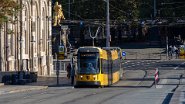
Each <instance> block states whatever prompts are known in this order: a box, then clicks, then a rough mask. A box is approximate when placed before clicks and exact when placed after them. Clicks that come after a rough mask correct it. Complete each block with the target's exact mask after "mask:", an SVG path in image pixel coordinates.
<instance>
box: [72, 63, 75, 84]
mask: <svg viewBox="0 0 185 104" xmlns="http://www.w3.org/2000/svg"><path fill="white" fill-rule="evenodd" d="M74 67H75V65H72V68H71V85H72V86H73V85H74V79H75V68H74Z"/></svg>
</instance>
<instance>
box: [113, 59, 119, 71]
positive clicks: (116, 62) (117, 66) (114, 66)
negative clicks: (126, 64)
mask: <svg viewBox="0 0 185 104" xmlns="http://www.w3.org/2000/svg"><path fill="white" fill-rule="evenodd" d="M118 61H119V60H118V59H116V60H113V72H116V71H118V70H119V65H118V63H119V62H118Z"/></svg>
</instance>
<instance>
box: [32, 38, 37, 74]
mask: <svg viewBox="0 0 185 104" xmlns="http://www.w3.org/2000/svg"><path fill="white" fill-rule="evenodd" d="M35 42H36V41H35V40H33V37H32V41H31V43H32V47H31V48H32V56H31V57H32V71H34V43H35Z"/></svg>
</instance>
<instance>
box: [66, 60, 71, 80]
mask: <svg viewBox="0 0 185 104" xmlns="http://www.w3.org/2000/svg"><path fill="white" fill-rule="evenodd" d="M70 77H71V64H70V63H69V64H68V65H67V78H68V79H70Z"/></svg>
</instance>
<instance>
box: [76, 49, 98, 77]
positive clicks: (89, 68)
mask: <svg viewBox="0 0 185 104" xmlns="http://www.w3.org/2000/svg"><path fill="white" fill-rule="evenodd" d="M98 57H99V54H98V53H80V54H79V55H78V73H81V74H97V73H99V67H98V66H99V64H98V63H99V61H98Z"/></svg>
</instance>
